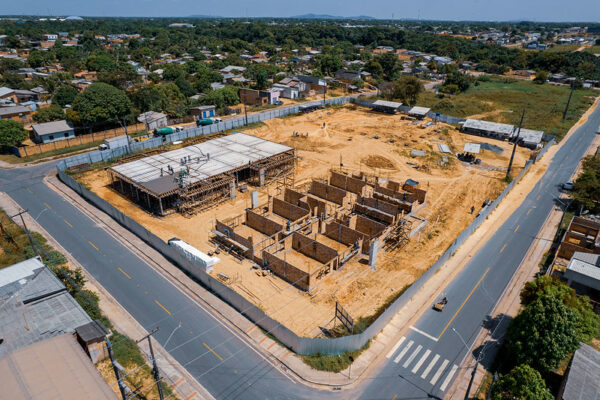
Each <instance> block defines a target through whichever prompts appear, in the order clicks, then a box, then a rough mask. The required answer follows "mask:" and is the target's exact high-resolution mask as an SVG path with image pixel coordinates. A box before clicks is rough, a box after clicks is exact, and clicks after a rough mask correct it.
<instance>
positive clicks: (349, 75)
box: [335, 69, 361, 84]
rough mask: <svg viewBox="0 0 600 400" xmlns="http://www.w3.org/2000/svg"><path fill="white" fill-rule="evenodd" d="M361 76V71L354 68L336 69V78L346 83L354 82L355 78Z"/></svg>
mask: <svg viewBox="0 0 600 400" xmlns="http://www.w3.org/2000/svg"><path fill="white" fill-rule="evenodd" d="M360 78H361V74H360V71H355V70H352V69H340V70H337V71H335V79H337V80H338V81H340V82H342V83H345V84H349V83H352V81H353V80H355V79H360Z"/></svg>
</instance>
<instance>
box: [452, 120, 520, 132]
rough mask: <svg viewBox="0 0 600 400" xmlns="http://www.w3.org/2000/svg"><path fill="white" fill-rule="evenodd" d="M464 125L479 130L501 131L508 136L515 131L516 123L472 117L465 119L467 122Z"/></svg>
mask: <svg viewBox="0 0 600 400" xmlns="http://www.w3.org/2000/svg"><path fill="white" fill-rule="evenodd" d="M463 127H464V128H472V129H478V130H482V131H488V132H496V133H501V134H503V135H506V136H508V137H510V136H512V134H513V131H514V129H515V127H514V125H509V124H501V123H499V122H489V121H481V120H478V119H470V118H469V119H467V120H466V121H465V123H464V124H463Z"/></svg>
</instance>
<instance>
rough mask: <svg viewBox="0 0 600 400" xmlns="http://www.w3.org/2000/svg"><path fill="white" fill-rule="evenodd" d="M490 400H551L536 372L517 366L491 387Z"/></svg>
mask: <svg viewBox="0 0 600 400" xmlns="http://www.w3.org/2000/svg"><path fill="white" fill-rule="evenodd" d="M491 398H492V400H513V399H519V400H553V399H554V397H553V396H552V394H551V393H550V391H549V390H548V389H547V388H546V383H545V382H544V379H542V376H541V375H540V373H539V372H538V371H536V370H535V369H533V368H531V367H530V366H529V365H519V366H516V367H515V368H513V369H512V371H510V373H508V374H506V375H503V376H501V377H500V379H499V380H498V381H497V382H496V383H495V384H494V386H493V387H492V397H491Z"/></svg>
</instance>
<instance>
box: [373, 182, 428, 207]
mask: <svg viewBox="0 0 600 400" xmlns="http://www.w3.org/2000/svg"><path fill="white" fill-rule="evenodd" d="M374 193H380V194H382V195H385V196H388V197H393V198H395V199H398V200H402V201H406V202H409V203H414V202H415V201H417V200H418V199H417V195H415V194H413V193H410V192H402V191H401V192H396V191H394V190H391V189H388V188H386V187H384V186H379V185H377V186H375V190H374Z"/></svg>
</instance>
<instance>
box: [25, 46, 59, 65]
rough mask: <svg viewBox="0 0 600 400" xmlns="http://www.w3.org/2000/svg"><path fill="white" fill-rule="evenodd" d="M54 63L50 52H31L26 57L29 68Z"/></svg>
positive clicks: (52, 54)
mask: <svg viewBox="0 0 600 400" xmlns="http://www.w3.org/2000/svg"><path fill="white" fill-rule="evenodd" d="M53 61H54V53H52V52H51V51H43V50H32V51H31V53H29V57H27V62H28V63H29V65H30V66H31V68H37V67H43V66H44V65H48V64H50V63H52V62H53Z"/></svg>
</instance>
